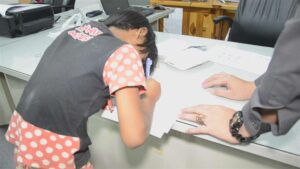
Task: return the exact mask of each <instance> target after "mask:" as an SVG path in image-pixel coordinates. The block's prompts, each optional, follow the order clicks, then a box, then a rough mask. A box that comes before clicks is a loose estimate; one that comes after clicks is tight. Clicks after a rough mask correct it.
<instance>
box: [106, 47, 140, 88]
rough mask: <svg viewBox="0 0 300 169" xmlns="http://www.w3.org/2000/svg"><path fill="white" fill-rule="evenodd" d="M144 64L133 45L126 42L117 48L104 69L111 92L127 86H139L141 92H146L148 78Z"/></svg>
mask: <svg viewBox="0 0 300 169" xmlns="http://www.w3.org/2000/svg"><path fill="white" fill-rule="evenodd" d="M142 65H143V64H142V62H141V58H140V55H139V54H138V53H137V51H136V50H135V49H134V47H132V46H131V45H128V44H126V45H123V46H121V47H120V48H119V49H118V50H116V51H115V52H114V53H113V54H112V55H111V56H110V57H109V59H108V60H107V61H106V63H105V66H104V70H103V79H104V82H105V83H106V84H107V85H108V86H109V90H110V94H114V92H115V91H117V90H119V89H120V88H124V87H126V86H138V87H139V89H140V93H143V92H145V89H146V79H145V77H144V70H143V67H142ZM140 75H142V76H140Z"/></svg>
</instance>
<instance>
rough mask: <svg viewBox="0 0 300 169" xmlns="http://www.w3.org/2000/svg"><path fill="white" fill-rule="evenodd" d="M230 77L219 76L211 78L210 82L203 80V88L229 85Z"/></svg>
mask: <svg viewBox="0 0 300 169" xmlns="http://www.w3.org/2000/svg"><path fill="white" fill-rule="evenodd" d="M227 83H228V79H227V78H225V77H219V78H216V79H214V80H210V81H208V82H203V83H202V87H203V88H209V87H215V86H227Z"/></svg>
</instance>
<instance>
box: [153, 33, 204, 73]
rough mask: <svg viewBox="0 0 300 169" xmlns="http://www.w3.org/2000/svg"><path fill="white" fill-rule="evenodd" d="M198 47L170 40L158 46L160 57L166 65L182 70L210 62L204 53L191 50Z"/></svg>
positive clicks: (182, 41) (195, 49)
mask: <svg viewBox="0 0 300 169" xmlns="http://www.w3.org/2000/svg"><path fill="white" fill-rule="evenodd" d="M198 45H199V44H196V45H195V44H189V43H188V42H186V41H184V40H178V39H169V40H166V41H164V42H162V43H159V44H158V45H157V48H158V55H159V56H160V57H162V58H163V59H164V62H165V63H167V64H169V65H171V66H173V67H176V68H178V69H180V70H187V69H190V68H193V67H195V66H198V65H201V64H203V63H205V62H207V61H208V60H209V59H208V57H207V55H206V54H205V52H204V51H202V50H200V49H197V48H189V47H191V46H198ZM200 46H201V45H200Z"/></svg>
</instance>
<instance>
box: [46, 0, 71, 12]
mask: <svg viewBox="0 0 300 169" xmlns="http://www.w3.org/2000/svg"><path fill="white" fill-rule="evenodd" d="M43 2H44V3H46V4H50V5H51V6H52V7H53V10H54V13H59V12H63V11H67V10H70V9H74V4H75V0H44V1H43Z"/></svg>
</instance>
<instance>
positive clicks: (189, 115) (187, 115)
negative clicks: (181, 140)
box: [179, 113, 196, 122]
mask: <svg viewBox="0 0 300 169" xmlns="http://www.w3.org/2000/svg"><path fill="white" fill-rule="evenodd" d="M179 118H180V119H182V120H187V121H192V122H196V114H195V113H182V114H180V115H179Z"/></svg>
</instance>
